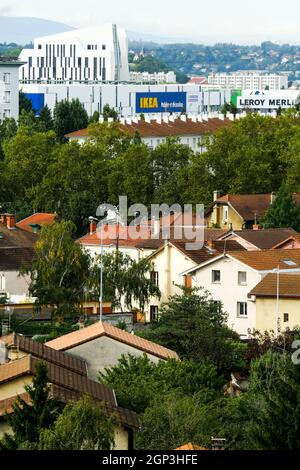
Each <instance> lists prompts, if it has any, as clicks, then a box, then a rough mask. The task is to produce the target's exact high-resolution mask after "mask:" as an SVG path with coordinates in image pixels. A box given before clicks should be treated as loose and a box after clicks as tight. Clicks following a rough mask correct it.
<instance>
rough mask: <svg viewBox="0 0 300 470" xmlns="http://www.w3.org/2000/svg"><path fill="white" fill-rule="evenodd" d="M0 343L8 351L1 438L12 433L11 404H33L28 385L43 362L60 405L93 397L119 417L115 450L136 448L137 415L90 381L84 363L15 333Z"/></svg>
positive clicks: (0, 358)
mask: <svg viewBox="0 0 300 470" xmlns="http://www.w3.org/2000/svg"><path fill="white" fill-rule="evenodd" d="M0 344H1V345H2V350H3V347H4V350H5V351H6V353H5V354H4V355H3V354H2V355H0V437H1V434H3V433H4V432H7V431H10V428H9V425H8V423H7V418H6V417H7V414H10V413H13V408H12V405H13V403H14V402H15V401H16V399H17V397H18V396H21V397H22V398H23V399H24V400H25V401H26V402H29V403H30V397H29V395H28V393H27V392H26V390H25V386H26V385H30V384H31V383H32V379H33V377H34V375H35V373H36V367H37V364H38V362H40V361H43V362H44V363H45V364H46V366H47V369H48V381H49V385H50V390H51V395H52V396H53V397H54V398H56V399H57V400H58V402H60V403H61V404H62V405H64V404H66V403H68V402H70V401H78V400H79V399H80V398H82V397H83V396H84V395H86V394H88V395H90V396H91V397H92V398H93V399H94V400H95V401H98V402H100V403H102V404H103V405H104V410H105V413H106V414H107V415H108V416H110V415H112V414H114V415H116V416H117V417H118V421H119V422H118V424H117V425H116V426H115V436H114V437H115V449H116V450H128V449H130V448H133V432H134V430H135V429H137V428H138V427H139V422H138V418H137V416H136V414H135V413H134V412H132V411H130V410H126V409H123V408H121V407H119V406H118V403H117V400H116V396H115V393H114V391H113V390H112V389H110V388H109V387H106V386H105V385H102V384H100V383H99V382H96V381H93V380H90V379H89V378H88V376H87V366H86V363H85V361H84V360H82V359H80V358H76V357H73V356H71V355H69V354H67V353H64V352H61V351H56V350H54V349H51V348H49V347H47V346H45V345H43V344H41V343H36V342H35V341H33V340H31V339H28V338H24V337H23V336H21V335H16V334H12V335H9V336H5V337H0Z"/></svg>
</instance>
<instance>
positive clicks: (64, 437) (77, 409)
mask: <svg viewBox="0 0 300 470" xmlns="http://www.w3.org/2000/svg"><path fill="white" fill-rule="evenodd" d="M117 424H118V419H117V416H114V415H111V416H110V417H107V415H106V413H105V410H104V406H103V405H101V404H100V403H97V402H95V401H93V399H92V398H90V397H89V396H85V397H83V398H82V399H81V400H80V401H78V402H77V403H74V402H69V403H68V404H67V405H66V407H65V408H64V410H63V412H62V413H61V415H60V416H59V417H58V418H57V420H56V421H55V424H54V426H53V427H52V428H51V429H45V430H43V431H42V432H41V434H40V442H39V449H41V450H56V451H57V450H94V451H95V450H111V449H113V448H114V445H115V442H114V429H115V426H116V425H117Z"/></svg>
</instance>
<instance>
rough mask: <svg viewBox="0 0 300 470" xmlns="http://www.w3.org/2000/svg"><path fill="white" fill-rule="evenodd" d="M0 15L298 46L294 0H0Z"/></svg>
mask: <svg viewBox="0 0 300 470" xmlns="http://www.w3.org/2000/svg"><path fill="white" fill-rule="evenodd" d="M0 15H7V16H34V17H39V18H44V19H48V20H55V21H59V22H63V23H65V24H68V25H70V26H75V27H86V26H90V25H97V24H101V23H106V22H113V23H117V24H118V25H120V26H124V27H125V28H126V29H127V30H129V31H136V32H141V33H150V34H155V35H157V36H162V37H167V38H180V39H186V40H194V41H197V42H205V43H209V44H211V43H215V42H238V43H240V44H249V43H251V44H254V43H255V44H258V43H260V42H262V41H266V40H271V41H275V42H278V43H284V42H290V43H294V44H300V1H299V0H250V1H249V0H248V1H247V0H211V1H208V0H188V1H184V0H148V1H145V0H84V1H82V0H51V1H49V0H48V1H47V0H46V1H41V0H10V1H8V0H0Z"/></svg>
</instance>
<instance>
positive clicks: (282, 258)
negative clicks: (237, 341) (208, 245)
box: [182, 249, 300, 338]
mask: <svg viewBox="0 0 300 470" xmlns="http://www.w3.org/2000/svg"><path fill="white" fill-rule="evenodd" d="M278 269H279V271H280V273H282V274H299V275H300V250H299V249H294V250H265V251H264V250H262V251H240V252H227V253H225V254H221V255H219V256H215V257H213V258H212V259H211V260H207V261H205V262H203V263H201V264H199V265H198V266H196V267H194V268H191V269H189V270H187V271H186V272H183V273H182V275H183V276H191V280H192V281H191V283H192V286H193V287H204V288H205V289H207V290H209V291H210V292H211V294H212V297H213V299H214V300H215V301H216V302H221V303H222V304H223V307H224V310H225V311H226V312H227V314H228V326H229V327H230V328H232V329H233V330H235V331H236V332H237V333H239V335H240V336H241V337H243V338H247V337H249V334H250V332H251V331H252V330H255V329H256V325H257V320H256V305H255V302H254V301H253V300H252V299H251V297H250V299H249V297H248V294H249V293H250V292H251V291H252V289H253V288H254V287H255V286H257V284H259V283H260V281H261V280H262V279H263V278H264V277H265V276H266V275H267V274H269V273H272V272H275V271H276V270H278Z"/></svg>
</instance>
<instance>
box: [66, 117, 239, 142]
mask: <svg viewBox="0 0 300 470" xmlns="http://www.w3.org/2000/svg"><path fill="white" fill-rule="evenodd" d="M231 124H232V122H231V121H230V120H229V119H227V118H225V119H224V120H221V119H219V118H213V119H208V121H203V122H193V120H192V119H187V120H186V122H185V121H182V120H181V119H175V122H171V121H169V122H168V123H166V122H161V124H160V123H158V122H157V121H156V120H152V121H150V123H149V122H146V121H143V120H139V121H138V123H135V122H133V121H132V124H119V129H120V131H122V132H124V134H128V135H130V136H134V135H135V134H136V132H138V133H139V134H140V136H141V137H176V136H181V135H191V136H192V135H195V136H198V135H203V134H212V133H213V132H216V131H217V130H219V129H223V128H224V127H228V126H230V125H231ZM65 137H66V138H67V139H70V138H73V139H76V138H85V137H86V138H87V137H92V135H91V132H90V130H89V129H81V130H78V131H75V132H70V133H69V134H66V135H65Z"/></svg>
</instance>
